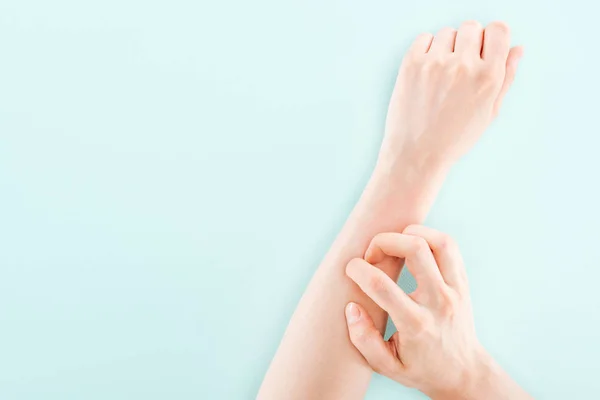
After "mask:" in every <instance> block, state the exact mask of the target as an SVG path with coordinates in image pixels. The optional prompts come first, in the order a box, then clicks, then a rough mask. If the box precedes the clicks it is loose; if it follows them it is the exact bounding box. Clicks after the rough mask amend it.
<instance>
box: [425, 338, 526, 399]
mask: <svg viewBox="0 0 600 400" xmlns="http://www.w3.org/2000/svg"><path fill="white" fill-rule="evenodd" d="M430 397H431V398H432V399H434V400H480V399H486V400H503V399H529V398H530V397H529V396H528V395H527V394H526V393H525V392H523V391H522V389H521V388H520V387H519V386H518V385H517V384H516V383H515V382H514V381H513V380H512V379H511V378H510V377H509V376H508V375H507V374H506V372H504V370H503V369H502V368H501V367H500V365H498V363H496V361H495V360H494V359H493V358H492V356H490V355H489V354H488V353H487V352H486V351H485V350H484V349H483V348H481V349H480V350H479V351H478V352H477V356H476V357H475V359H474V362H473V364H472V365H471V366H470V367H469V369H468V370H467V371H465V373H464V375H463V379H462V381H461V382H460V384H458V385H457V386H456V387H455V388H452V389H451V390H449V391H445V392H437V393H432V394H431V395H430Z"/></svg>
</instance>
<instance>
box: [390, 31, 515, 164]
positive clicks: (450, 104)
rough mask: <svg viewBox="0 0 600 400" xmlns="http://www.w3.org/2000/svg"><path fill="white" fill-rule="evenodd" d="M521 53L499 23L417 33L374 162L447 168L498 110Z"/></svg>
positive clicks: (400, 74) (402, 69)
mask: <svg viewBox="0 0 600 400" xmlns="http://www.w3.org/2000/svg"><path fill="white" fill-rule="evenodd" d="M522 55H523V48H522V47H513V48H511V47H510V32H509V28H508V26H507V25H506V24H505V23H503V22H492V23H491V24H489V25H488V26H487V27H486V28H485V29H484V28H483V27H482V26H481V25H480V24H479V23H478V22H476V21H467V22H465V23H463V24H462V25H461V26H460V28H459V29H458V30H456V29H453V28H444V29H442V30H441V31H439V32H438V33H437V34H436V35H435V37H434V36H433V35H432V34H430V33H425V34H421V35H420V36H418V37H417V39H416V40H415V41H414V43H413V44H412V46H411V48H410V49H409V51H408V53H407V54H406V56H405V57H404V60H403V61H402V65H401V67H400V70H399V72H398V77H397V79H396V85H395V88H394V92H393V94H392V98H391V100H390V104H389V108H388V115H387V120H386V128H385V138H384V141H383V144H382V148H381V155H382V157H380V160H383V161H384V164H385V163H387V166H388V167H393V166H394V165H395V163H397V162H398V161H397V160H398V155H399V156H400V157H402V158H408V159H410V160H412V161H414V162H417V163H418V165H423V164H440V165H442V166H443V167H447V166H450V165H451V164H452V163H454V162H455V161H456V160H457V159H458V158H460V156H462V155H463V154H465V153H466V152H467V151H468V150H469V149H470V148H471V147H472V146H473V145H474V144H475V142H476V141H477V139H478V138H479V136H481V134H482V133H483V131H484V130H485V128H486V127H487V126H488V125H489V123H490V122H491V121H492V119H493V118H494V116H496V114H497V113H498V110H499V109H500V105H501V103H502V100H503V99H504V96H505V95H506V93H507V92H508V89H509V88H510V86H511V84H512V82H513V80H514V78H515V74H516V71H517V64H518V61H519V59H520V58H521V57H522ZM398 153H400V154H398Z"/></svg>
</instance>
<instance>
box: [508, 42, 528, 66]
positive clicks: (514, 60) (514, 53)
mask: <svg viewBox="0 0 600 400" xmlns="http://www.w3.org/2000/svg"><path fill="white" fill-rule="evenodd" d="M524 54H525V49H524V47H523V46H515V47H513V48H512V49H510V53H509V55H508V62H509V66H511V67H516V66H517V64H518V63H519V61H520V60H521V58H522V57H523V55H524Z"/></svg>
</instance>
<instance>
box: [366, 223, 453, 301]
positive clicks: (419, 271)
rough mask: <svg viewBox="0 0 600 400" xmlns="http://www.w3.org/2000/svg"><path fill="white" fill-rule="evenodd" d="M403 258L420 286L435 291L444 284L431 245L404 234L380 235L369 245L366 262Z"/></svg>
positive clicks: (375, 262)
mask: <svg viewBox="0 0 600 400" xmlns="http://www.w3.org/2000/svg"><path fill="white" fill-rule="evenodd" d="M386 255H388V256H393V257H398V258H403V259H405V261H406V266H407V267H408V270H409V271H410V273H411V274H412V275H413V276H414V277H415V280H416V281H417V284H418V285H423V286H425V287H426V288H428V289H434V290H433V292H435V288H436V287H438V286H439V285H440V284H442V283H443V282H444V280H443V278H442V275H441V273H440V270H439V268H438V266H437V263H436V261H435V258H434V257H433V253H432V252H431V249H430V248H429V244H428V243H427V242H426V241H425V239H423V238H420V237H416V236H412V235H405V234H402V233H395V232H389V233H379V234H377V235H376V236H375V237H374V238H373V240H371V244H369V248H368V249H367V251H366V253H365V260H367V261H368V262H369V263H371V264H377V263H378V262H381V261H382V260H383V259H384V258H385V256H386Z"/></svg>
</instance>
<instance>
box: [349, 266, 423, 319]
mask: <svg viewBox="0 0 600 400" xmlns="http://www.w3.org/2000/svg"><path fill="white" fill-rule="evenodd" d="M346 275H348V276H349V277H350V279H352V280H353V281H354V282H355V283H356V284H357V285H358V287H360V289H361V290H362V291H363V292H364V293H365V294H366V295H367V296H369V297H370V298H371V300H373V301H374V302H375V303H376V304H377V305H378V306H379V307H381V308H382V309H383V310H384V311H385V312H387V313H388V314H389V316H390V317H391V318H392V321H394V324H395V325H396V328H398V329H401V327H409V326H412V325H413V323H414V321H415V319H416V316H417V315H418V314H419V311H420V310H419V306H418V305H417V303H415V302H414V300H412V299H411V298H410V297H408V295H407V294H406V293H404V291H403V290H402V289H400V286H398V284H397V283H396V282H394V281H393V280H392V279H391V278H390V277H389V276H387V274H386V273H385V272H383V271H382V270H380V269H379V268H377V267H375V266H373V265H371V264H369V263H368V262H366V261H365V260H363V259H362V258H355V259H353V260H351V261H350V262H349V263H348V265H347V266H346Z"/></svg>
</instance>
